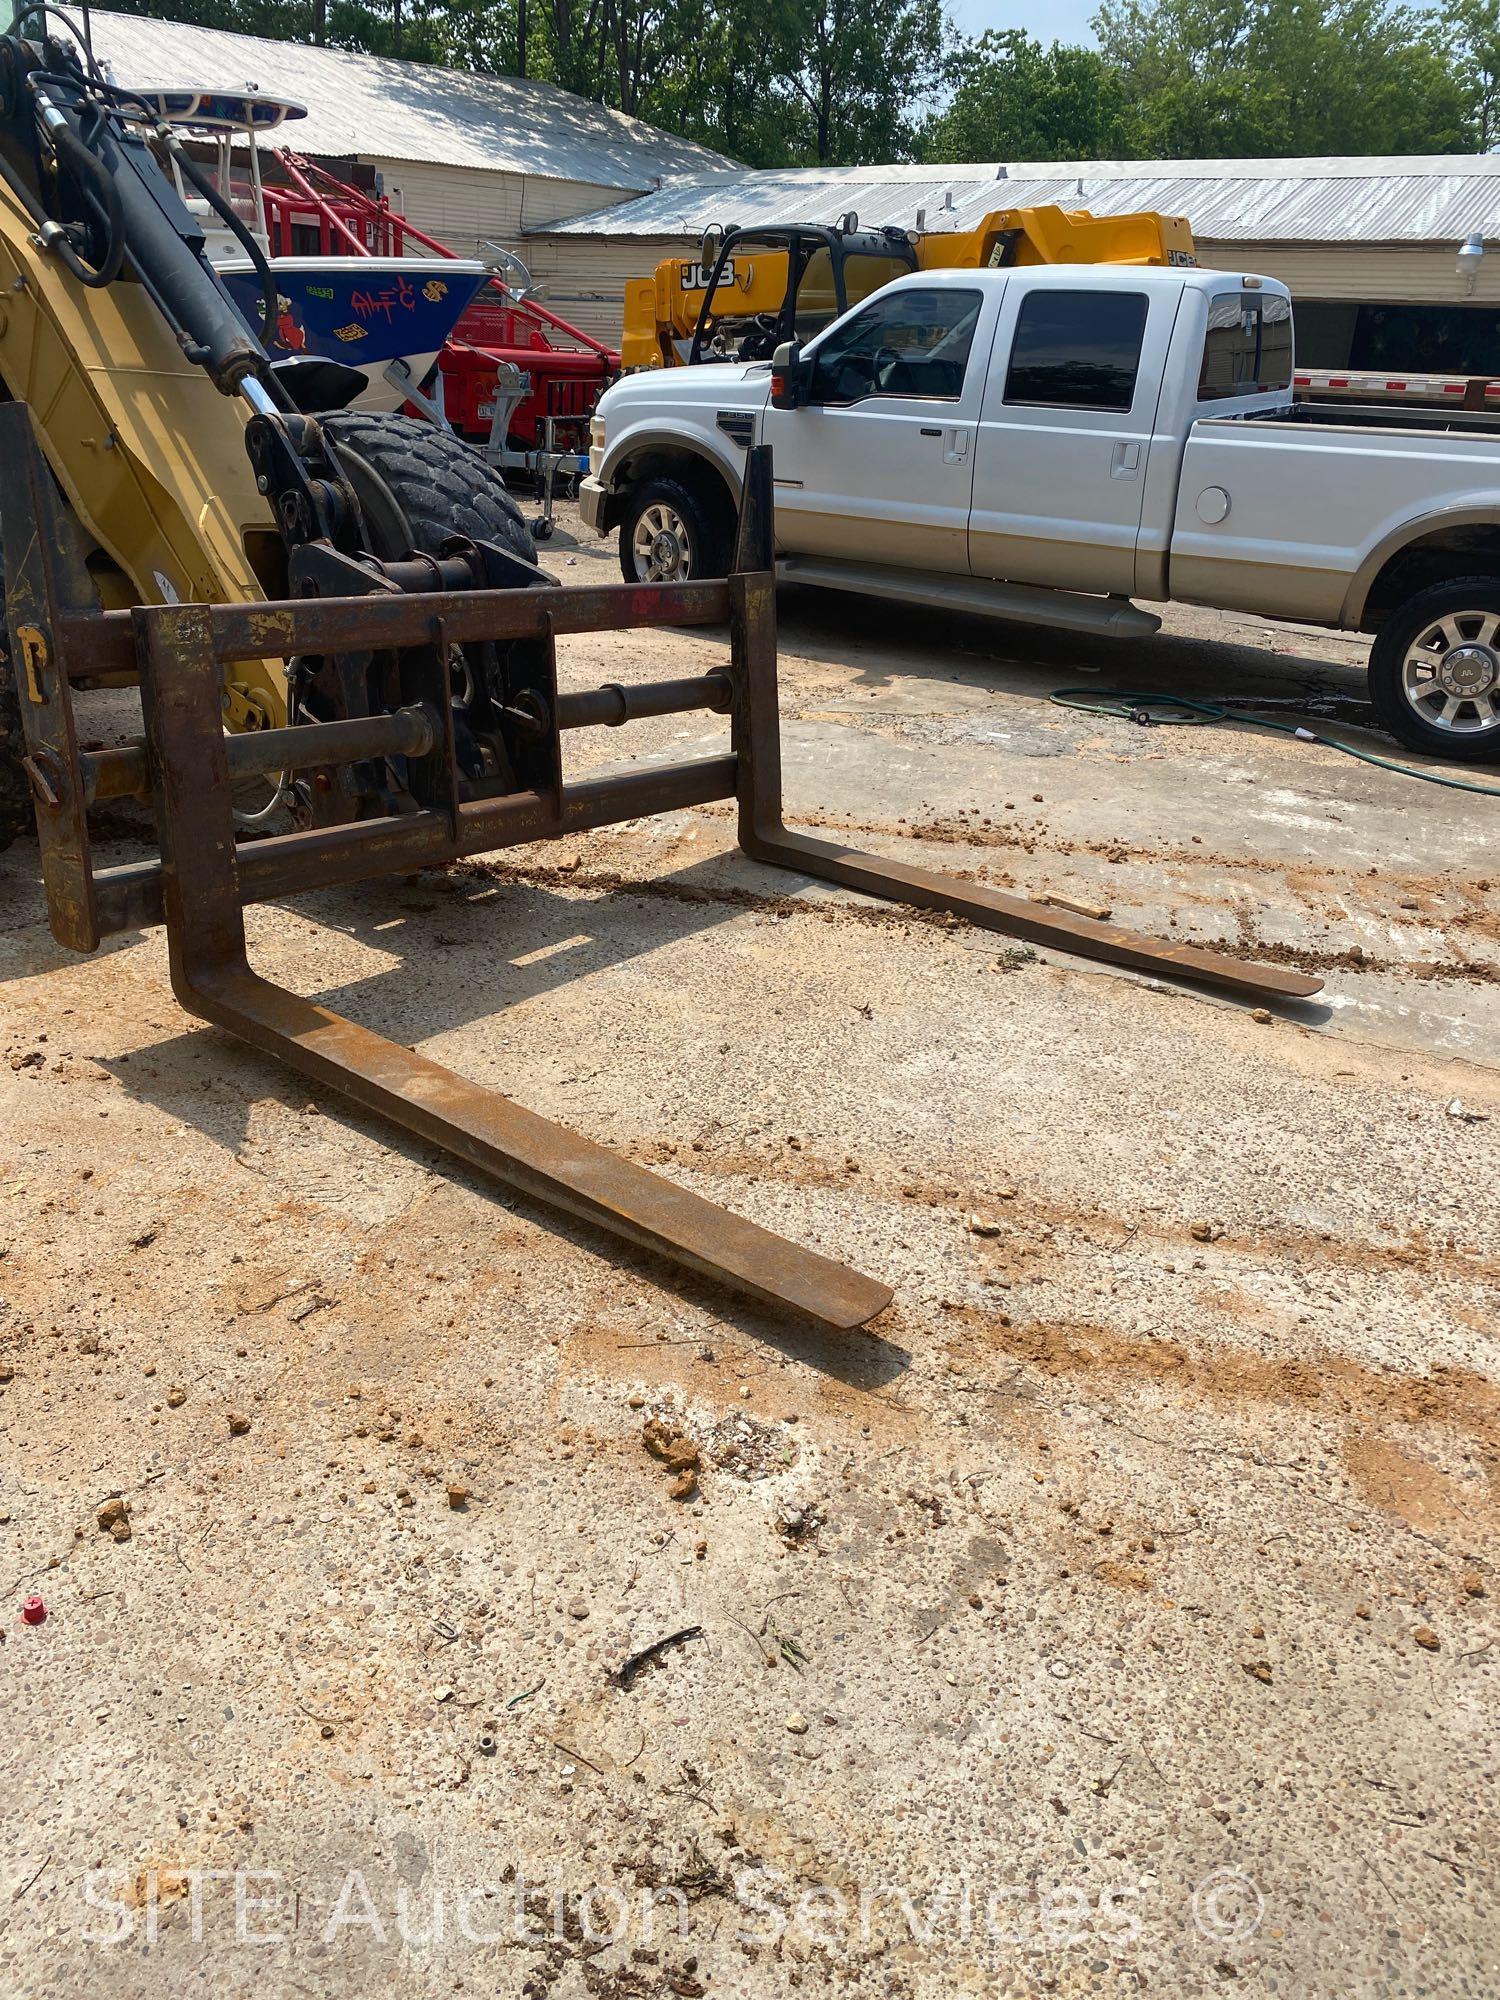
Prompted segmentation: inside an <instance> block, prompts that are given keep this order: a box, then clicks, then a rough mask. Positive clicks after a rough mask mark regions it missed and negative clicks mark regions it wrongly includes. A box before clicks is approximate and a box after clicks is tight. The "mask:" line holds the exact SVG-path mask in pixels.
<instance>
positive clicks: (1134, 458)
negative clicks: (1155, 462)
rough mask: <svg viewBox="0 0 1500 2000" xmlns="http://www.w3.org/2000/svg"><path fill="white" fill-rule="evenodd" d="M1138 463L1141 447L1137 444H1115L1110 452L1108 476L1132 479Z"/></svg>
mask: <svg viewBox="0 0 1500 2000" xmlns="http://www.w3.org/2000/svg"><path fill="white" fill-rule="evenodd" d="M1140 464H1141V448H1140V446H1139V445H1138V444H1117V445H1116V446H1115V448H1114V450H1113V452H1111V454H1110V460H1109V476H1110V478H1111V479H1134V478H1135V475H1136V473H1137V472H1138V471H1139V470H1140Z"/></svg>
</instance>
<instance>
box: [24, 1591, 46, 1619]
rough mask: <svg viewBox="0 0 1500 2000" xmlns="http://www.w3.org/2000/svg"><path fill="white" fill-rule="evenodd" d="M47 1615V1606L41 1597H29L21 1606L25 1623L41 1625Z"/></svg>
mask: <svg viewBox="0 0 1500 2000" xmlns="http://www.w3.org/2000/svg"><path fill="white" fill-rule="evenodd" d="M46 1616H47V1607H46V1605H45V1604H43V1602H42V1600H41V1599H40V1598H39V1597H28V1598H27V1600H26V1602H25V1603H24V1604H23V1605H22V1606H21V1623H22V1624H23V1625H40V1624H42V1622H43V1621H44V1620H45V1618H46Z"/></svg>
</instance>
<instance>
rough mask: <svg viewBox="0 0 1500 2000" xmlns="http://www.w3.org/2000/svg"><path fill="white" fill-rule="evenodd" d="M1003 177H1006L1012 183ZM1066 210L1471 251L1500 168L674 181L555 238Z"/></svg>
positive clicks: (1304, 163) (1237, 237)
mask: <svg viewBox="0 0 1500 2000" xmlns="http://www.w3.org/2000/svg"><path fill="white" fill-rule="evenodd" d="M1002 176H1003V177H1002ZM1043 202H1057V203H1059V204H1061V205H1062V206H1063V207H1065V208H1088V209H1090V210H1092V211H1093V213H1095V214H1096V215H1120V214H1125V213H1128V212H1130V211H1132V210H1135V209H1156V210H1159V211H1160V212H1162V213H1164V214H1167V215H1185V216H1186V217H1187V218H1188V220H1189V222H1190V223H1191V224H1192V227H1193V233H1194V234H1195V235H1196V236H1197V237H1199V238H1200V239H1201V240H1202V241H1204V242H1218V243H1234V242H1247V243H1251V242H1253V243H1273V242H1282V243H1346V242H1360V243H1422V242H1431V241H1434V240H1436V241H1439V242H1461V241H1462V240H1463V238H1464V237H1465V236H1467V235H1468V234H1469V233H1470V231H1472V230H1478V231H1480V232H1481V234H1483V235H1485V236H1500V158H1497V157H1495V156H1494V155H1491V154H1476V155H1469V154H1452V155H1435V156H1412V157H1406V158H1400V157H1397V158H1390V159H1358V158H1355V159H1317V160H1170V161H1157V160H1131V161H1119V160H1101V161H1083V162H1080V163H1078V164H1067V163H1058V162H1044V163H1037V162H1029V161H1028V162H1022V163H1019V164H1017V165H1009V164H1007V165H1006V166H1005V167H1004V168H1003V169H1002V168H1001V167H1000V166H999V165H997V164H993V163H992V164H981V165H963V166H953V167H948V168H946V169H942V168H934V167H845V168H841V169H836V170H833V171H825V170H823V169H819V168H806V169H801V170H784V171H770V172H760V173H750V172H740V173H734V172H728V173H725V172H718V173H712V174H693V175H686V176H678V177H673V178H672V179H671V180H669V181H668V182H667V183H666V184H665V185H664V186H663V187H661V188H660V189H658V190H657V191H656V192H655V193H653V194H647V195H642V196H641V197H640V198H639V199H638V200H635V201H628V202H622V203H621V204H620V205H619V206H618V207H617V208H611V209H606V210H596V211H594V212H593V213H592V214H589V215H578V216H573V217H571V218H570V219H569V220H568V221H566V222H560V223H553V224H550V225H546V226H545V229H544V231H543V230H539V231H538V232H535V233H547V234H561V235H569V236H699V235H701V234H702V232H703V231H704V230H705V229H706V228H707V227H708V226H709V224H710V223H723V224H726V225H727V224H729V223H741V224H748V223H755V222H775V221H799V222H835V221H837V219H838V218H839V216H841V215H844V214H846V213H847V212H848V211H849V210H850V209H854V210H855V211H856V212H857V214H858V216H859V219H860V221H861V223H863V224H865V225H866V226H870V227H877V226H879V225H880V224H882V223H891V224H894V225H896V226H897V227H899V228H904V229H912V228H915V227H916V222H917V213H918V210H921V209H925V211H926V218H927V221H926V226H927V228H928V229H930V230H948V229H966V228H970V227H972V225H973V224H974V223H975V222H976V221H977V220H978V219H979V218H980V217H981V216H983V215H985V214H987V213H988V212H989V211H990V210H991V209H993V208H1029V207H1034V206H1037V205H1039V204H1041V203H1043Z"/></svg>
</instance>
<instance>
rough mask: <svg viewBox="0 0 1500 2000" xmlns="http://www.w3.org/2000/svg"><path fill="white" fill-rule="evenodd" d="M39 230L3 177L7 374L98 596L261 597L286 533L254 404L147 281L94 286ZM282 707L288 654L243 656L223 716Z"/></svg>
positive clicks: (149, 600) (242, 716) (277, 717)
mask: <svg viewBox="0 0 1500 2000" xmlns="http://www.w3.org/2000/svg"><path fill="white" fill-rule="evenodd" d="M33 229H34V225H33V224H32V222H31V220H30V218H29V217H28V216H27V215H26V213H25V211H24V209H22V208H21V207H20V206H19V204H18V203H17V202H16V199H15V197H14V196H13V195H12V193H11V192H10V190H9V188H7V187H6V186H5V184H4V182H3V181H0V377H3V379H4V383H5V387H6V389H7V390H8V391H9V394H10V395H11V396H12V397H13V398H14V399H15V400H16V401H17V402H25V403H28V404H29V405H30V406H31V410H32V414H33V416H34V418H35V421H36V425H37V430H38V434H39V436H40V439H41V443H42V448H43V450H44V452H45V454H46V458H47V463H48V464H49V466H50V467H51V469H52V473H53V476H54V477H55V478H56V480H57V483H58V485H59V486H60V487H61V488H62V490H63V492H64V493H65V494H66V496H67V498H68V501H69V503H70V505H71V506H72V508H73V510H74V512H75V514H76V515H77V517H78V519H79V521H80V522H81V523H82V524H83V527H84V530H85V533H86V534H87V535H88V536H90V537H91V538H92V539H93V541H94V542H95V543H96V544H97V546H98V553H97V555H96V556H95V557H94V558H93V559H92V560H91V564H90V567H91V568H92V569H93V571H94V574H95V580H96V582H97V585H98V588H99V594H100V597H101V600H102V601H103V602H104V604H105V605H106V606H113V607H116V608H118V607H122V606H127V605H133V604H163V603H172V602H174V601H179V602H182V603H201V604H233V603H239V602H243V601H245V600H247V599H248V600H252V601H253V600H255V599H257V598H261V597H264V596H266V595H267V594H268V591H270V590H271V589H272V586H273V585H274V582H275V579H276V575H277V569H278V566H279V563H280V557H281V540H280V537H279V535H278V534H277V532H276V526H275V523H274V521H273V520H272V517H271V510H270V507H269V506H268V504H267V502H266V501H265V500H264V499H263V498H262V496H261V495H260V493H259V492H258V491H257V490H256V485H255V476H254V473H253V472H252V470H251V466H250V461H249V458H248V457H247V456H246V452H245V442H244V428H245V419H246V416H247V415H248V412H247V410H246V408H245V406H244V405H243V403H241V402H240V401H239V400H238V399H237V398H234V397H229V396H224V395H221V394H220V392H219V391H218V390H217V389H216V388H215V387H214V385H213V383H212V382H211V381H210V380H209V378H208V376H207V374H205V372H204V371H203V369H201V368H199V367H197V366H196V365H195V364H194V363H193V362H191V361H189V360H188V358H187V356H186V355H185V354H184V353H183V352H182V350H181V349H180V348H179V346H178V345H177V343H176V341H175V340H174V339H173V337H172V334H171V332H170V330H169V328H168V327H167V325H166V323H165V321H164V320H163V319H162V317H161V314H160V313H159V311H158V310H157V308H156V306H155V305H154V303H153V302H152V300H151V299H150V298H149V297H148V296H147V294H146V293H145V292H144V291H143V290H142V288H141V287H140V286H139V285H138V284H133V283H127V282H119V283H115V284H112V285H109V286H106V287H105V288H104V289H103V290H101V291H91V290H89V289H88V288H87V287H86V286H83V285H80V284H78V283H76V282H75V281H74V280H73V279H72V278H71V277H69V276H68V274H67V273H66V272H65V271H63V270H62V269H61V268H60V267H59V265H58V263H57V261H56V259H55V258H50V257H44V255H43V253H42V252H40V251H39V250H37V249H36V248H35V246H34V245H33V243H32V241H31V238H32V234H33ZM252 552H255V553H256V554H258V555H259V557H260V560H261V563H262V570H263V573H258V572H257V569H256V566H255V563H254V562H253V561H252V559H251V554H252ZM286 719H287V714H286V677H285V674H284V673H283V671H282V669H281V667H280V665H279V664H271V663H265V662H259V661H247V662H245V663H244V664H243V665H242V666H240V667H238V668H237V669H236V675H235V679H234V681H233V682H232V683H231V684H230V687H229V689H228V705H227V708H226V713H225V721H226V724H227V725H228V726H229V727H231V728H241V729H245V728H252V729H253V728H266V727H279V726H280V725H282V724H284V723H285V721H286Z"/></svg>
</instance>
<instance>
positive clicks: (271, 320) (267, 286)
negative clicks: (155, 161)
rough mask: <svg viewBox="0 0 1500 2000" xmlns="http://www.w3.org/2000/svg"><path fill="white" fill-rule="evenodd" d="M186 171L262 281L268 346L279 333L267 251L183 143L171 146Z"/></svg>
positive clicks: (262, 330) (262, 331)
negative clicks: (277, 331) (277, 332)
mask: <svg viewBox="0 0 1500 2000" xmlns="http://www.w3.org/2000/svg"><path fill="white" fill-rule="evenodd" d="M170 150H171V152H172V154H173V156H174V158H175V159H176V161H177V164H178V166H179V167H181V169H182V171H183V173H184V174H185V175H186V176H187V178H188V179H189V180H190V181H191V182H192V184H193V186H194V187H195V188H196V189H197V190H198V192H199V194H201V195H202V197H203V199H204V200H205V201H206V202H207V203H208V205H209V207H210V208H211V209H212V210H213V212H214V214H215V215H217V216H218V218H219V220H220V221H221V222H222V223H223V224H224V227H225V228H226V229H227V230H229V232H230V234H231V235H232V236H233V237H234V238H235V240H236V242H238V243H239V245H240V247H241V249H242V250H243V251H244V252H245V255H246V256H247V257H248V258H249V259H250V264H251V267H252V269H253V270H254V272H255V275H256V277H257V278H258V279H259V280H260V337H261V343H262V345H263V346H265V347H269V346H270V345H271V342H272V340H273V339H274V338H275V335H276V280H275V278H274V277H272V275H271V266H270V265H269V264H268V263H267V262H266V254H265V252H264V251H263V250H262V249H261V247H260V245H259V244H258V243H257V242H256V240H255V238H254V237H253V236H252V235H251V234H250V232H249V230H248V229H247V228H246V227H245V225H244V223H243V222H242V221H241V220H240V218H239V216H237V215H236V214H235V212H234V209H233V208H232V207H231V206H230V204H229V203H228V202H227V201H226V200H225V199H224V197H223V195H221V194H220V192H219V190H218V189H217V188H216V187H215V186H214V184H213V182H212V181H211V180H210V179H209V177H208V175H207V174H205V173H204V172H203V170H202V168H201V167H200V166H199V165H198V162H197V161H196V160H194V159H193V158H191V157H190V155H189V154H188V152H187V149H186V148H185V147H184V146H182V145H180V144H177V145H173V146H172V147H171V148H170Z"/></svg>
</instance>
